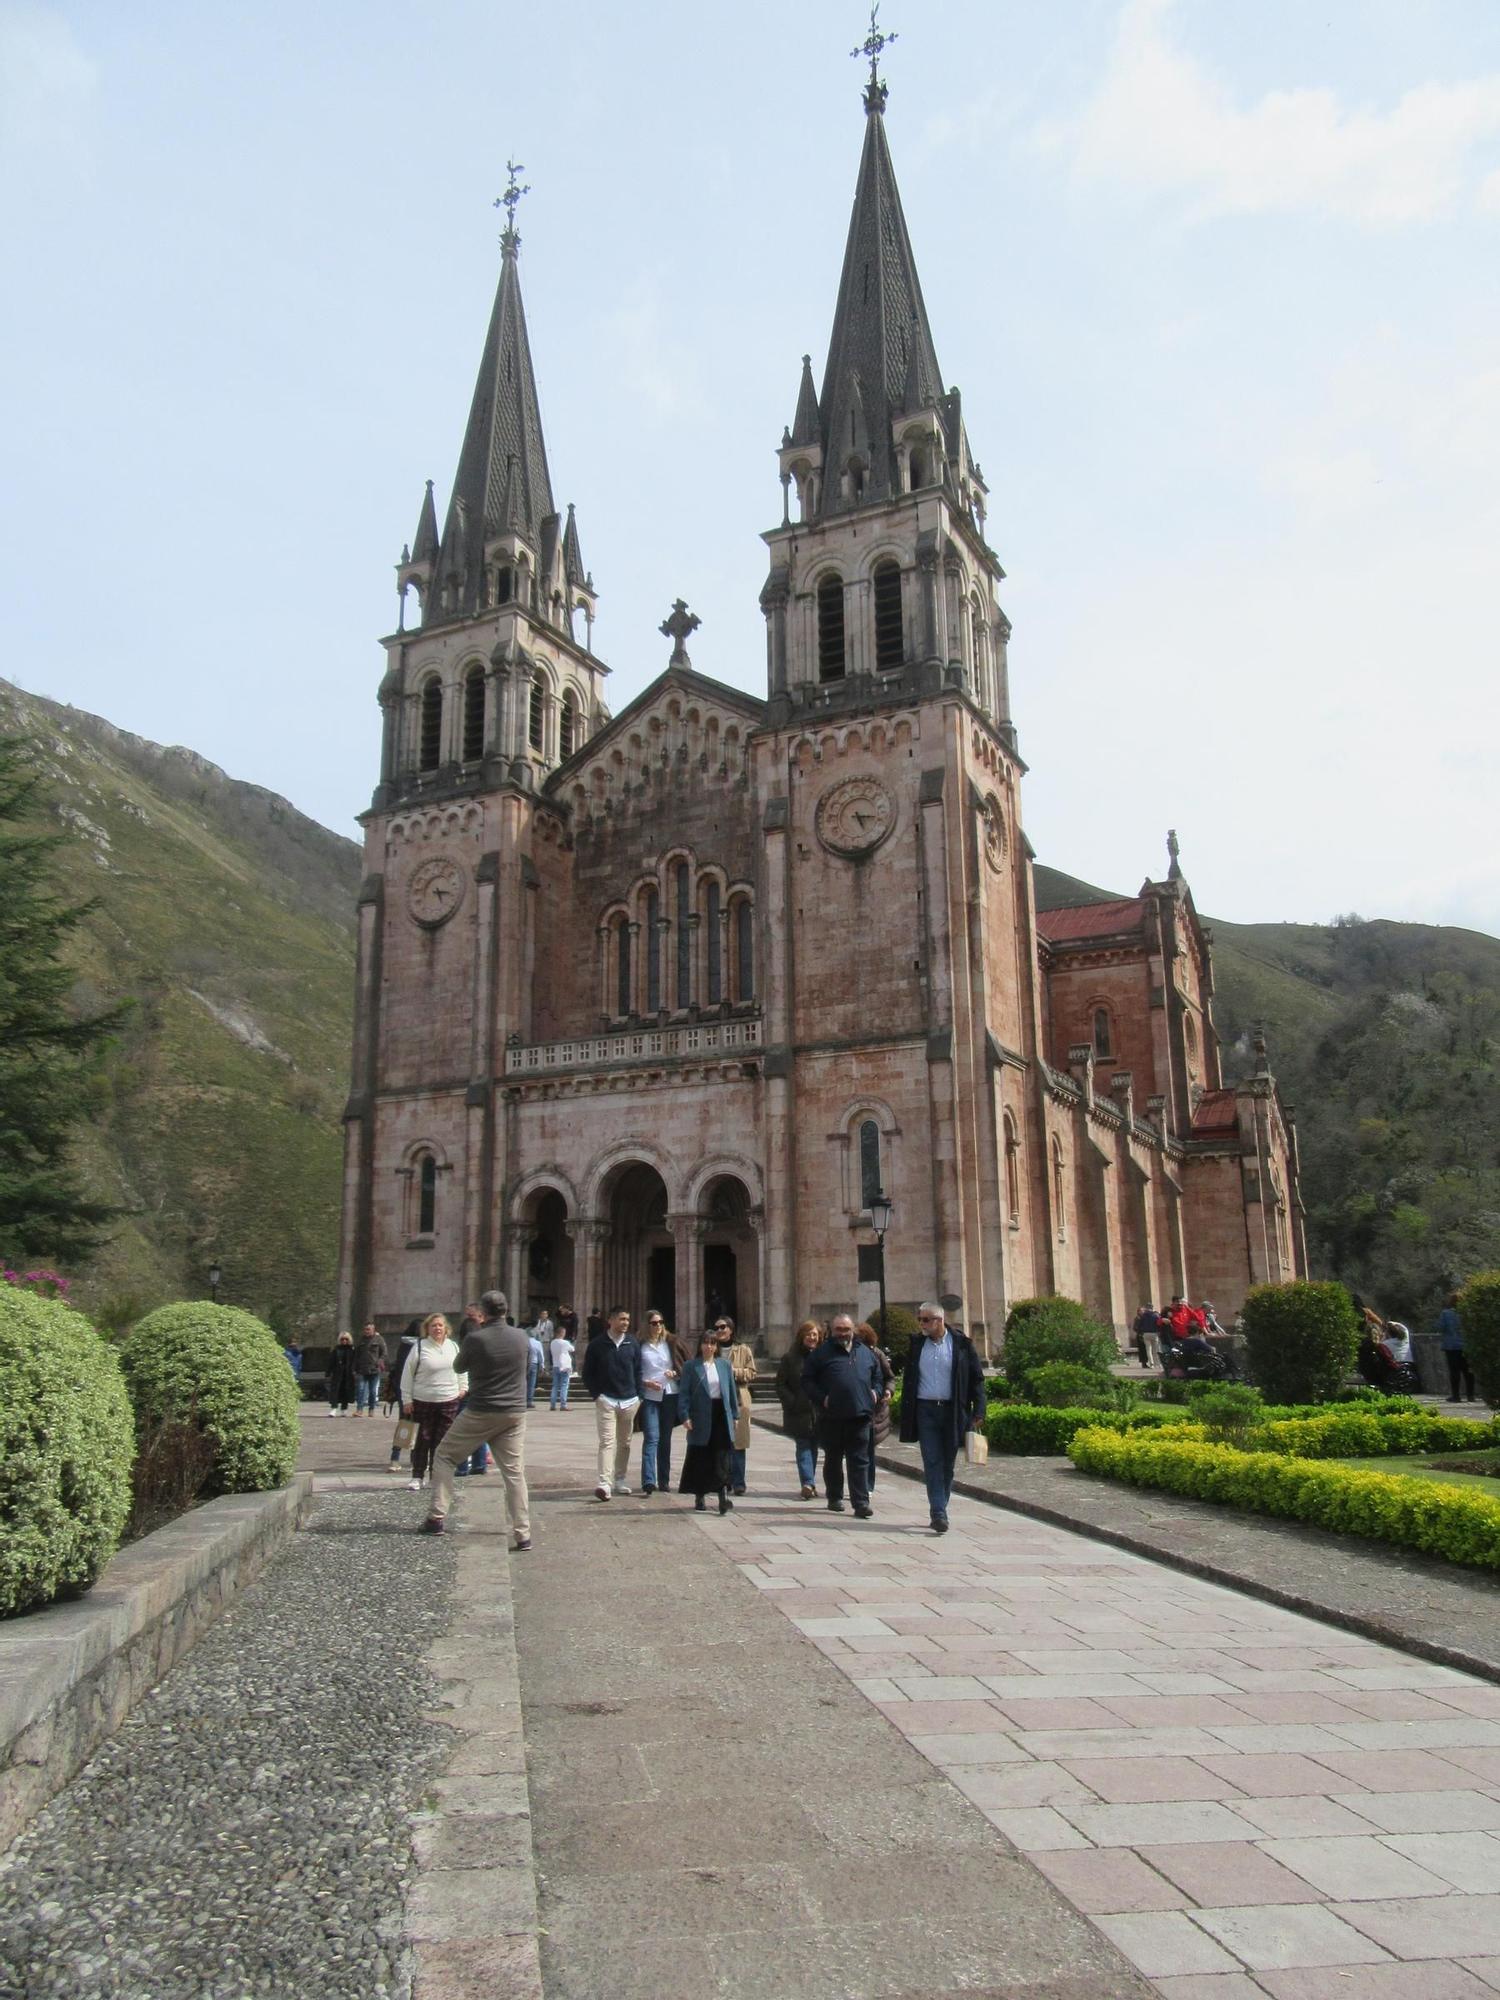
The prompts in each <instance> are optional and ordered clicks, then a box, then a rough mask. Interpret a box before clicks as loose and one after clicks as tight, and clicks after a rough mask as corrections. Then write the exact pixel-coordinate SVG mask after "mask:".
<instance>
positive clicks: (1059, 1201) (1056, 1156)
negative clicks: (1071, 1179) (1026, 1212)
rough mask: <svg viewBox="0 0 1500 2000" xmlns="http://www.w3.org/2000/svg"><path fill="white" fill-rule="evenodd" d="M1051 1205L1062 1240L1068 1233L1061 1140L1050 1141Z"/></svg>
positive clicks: (1059, 1240)
mask: <svg viewBox="0 0 1500 2000" xmlns="http://www.w3.org/2000/svg"><path fill="white" fill-rule="evenodd" d="M1052 1206H1053V1208H1054V1209H1055V1210H1056V1218H1055V1219H1056V1222H1057V1240H1058V1242H1059V1243H1061V1242H1062V1240H1063V1238H1064V1237H1065V1236H1066V1235H1067V1233H1068V1208H1067V1202H1066V1200H1065V1198H1064V1192H1063V1156H1062V1142H1061V1141H1060V1140H1058V1139H1054V1140H1053V1141H1052Z"/></svg>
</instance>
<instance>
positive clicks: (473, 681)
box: [464, 666, 484, 764]
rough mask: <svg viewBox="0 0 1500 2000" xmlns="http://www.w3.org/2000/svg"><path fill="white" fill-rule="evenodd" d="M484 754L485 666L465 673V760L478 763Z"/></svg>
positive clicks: (469, 762) (472, 668)
mask: <svg viewBox="0 0 1500 2000" xmlns="http://www.w3.org/2000/svg"><path fill="white" fill-rule="evenodd" d="M483 755H484V668H483V667H479V666H474V667H470V669H469V671H468V672H467V673H466V674H465V675H464V762H465V763H466V764H477V763H478V762H479V760H480V758H481V757H482V756H483Z"/></svg>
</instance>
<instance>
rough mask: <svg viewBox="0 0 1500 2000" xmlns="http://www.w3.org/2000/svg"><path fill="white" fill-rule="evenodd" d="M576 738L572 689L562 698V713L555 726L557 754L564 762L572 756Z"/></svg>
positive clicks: (575, 709) (576, 725)
mask: <svg viewBox="0 0 1500 2000" xmlns="http://www.w3.org/2000/svg"><path fill="white" fill-rule="evenodd" d="M577 740H578V707H577V704H576V703H575V701H574V700H573V690H572V689H571V688H569V689H568V692H567V693H566V694H565V695H564V696H563V698H562V714H561V716H560V717H559V719H558V726H557V754H558V756H559V757H560V758H561V759H562V761H563V762H564V763H566V762H567V761H568V759H569V758H570V757H571V756H572V754H573V751H574V748H575V746H576V744H577Z"/></svg>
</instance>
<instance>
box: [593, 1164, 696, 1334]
mask: <svg viewBox="0 0 1500 2000" xmlns="http://www.w3.org/2000/svg"><path fill="white" fill-rule="evenodd" d="M600 1208H601V1210H602V1211H603V1214H604V1217H605V1219H606V1220H607V1221H608V1224H609V1234H608V1236H607V1237H606V1238H605V1240H604V1245H603V1255H602V1259H601V1264H602V1271H603V1294H604V1296H603V1297H602V1299H601V1300H600V1304H602V1305H603V1307H604V1310H605V1311H606V1312H610V1311H612V1310H613V1309H614V1308H615V1307H617V1306H623V1307H624V1308H625V1310H626V1311H627V1312H628V1313H629V1314H630V1315H631V1319H632V1322H633V1324H634V1325H635V1326H636V1327H637V1328H639V1327H640V1326H641V1324H642V1323H643V1322H644V1320H645V1316H646V1314H647V1312H648V1311H653V1310H654V1311H656V1312H659V1313H661V1314H662V1315H663V1316H664V1318H665V1319H666V1322H667V1325H668V1326H672V1327H675V1325H676V1323H677V1248H676V1243H675V1240H674V1238H673V1235H672V1231H671V1229H670V1228H669V1226H668V1223H667V1187H666V1183H665V1181H663V1179H662V1177H661V1175H660V1174H659V1173H658V1172H657V1171H656V1169H655V1167H651V1166H647V1164H646V1162H645V1161H644V1160H629V1161H627V1162H626V1163H625V1164H624V1165H623V1166H620V1167H616V1169H615V1171H614V1172H613V1173H612V1174H611V1175H610V1177H609V1179H608V1180H607V1181H606V1182H605V1185H604V1188H603V1190H602V1194H601V1200H600Z"/></svg>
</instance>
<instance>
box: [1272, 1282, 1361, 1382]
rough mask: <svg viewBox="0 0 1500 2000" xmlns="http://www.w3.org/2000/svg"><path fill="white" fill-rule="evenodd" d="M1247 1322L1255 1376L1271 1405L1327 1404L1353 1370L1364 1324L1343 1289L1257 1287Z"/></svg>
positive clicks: (1325, 1286)
mask: <svg viewBox="0 0 1500 2000" xmlns="http://www.w3.org/2000/svg"><path fill="white" fill-rule="evenodd" d="M1244 1322H1245V1346H1246V1350H1247V1357H1248V1360H1249V1364H1250V1373H1251V1375H1252V1376H1253V1377H1254V1378H1255V1381H1256V1382H1257V1383H1258V1384H1259V1386H1260V1387H1261V1388H1262V1389H1263V1390H1264V1391H1265V1393H1266V1395H1267V1397H1269V1398H1270V1400H1271V1401H1272V1402H1276V1403H1325V1402H1327V1401H1328V1399H1329V1397H1330V1396H1334V1395H1336V1394H1337V1393H1338V1391H1339V1389H1340V1387H1341V1386H1342V1384H1343V1380H1344V1377H1345V1376H1346V1375H1347V1374H1348V1373H1349V1371H1350V1369H1351V1368H1352V1367H1353V1366H1354V1357H1355V1355H1356V1353H1357V1352H1358V1349H1359V1320H1358V1317H1357V1316H1356V1314H1355V1310H1354V1301H1353V1300H1352V1299H1351V1298H1350V1296H1349V1294H1348V1293H1347V1292H1346V1291H1345V1290H1344V1287H1343V1286H1342V1285H1331V1284H1315V1283H1310V1282H1309V1281H1308V1280H1306V1279H1301V1278H1299V1279H1297V1280H1295V1281H1294V1282H1293V1283H1291V1284H1289V1285H1255V1286H1253V1287H1252V1289H1251V1290H1250V1292H1249V1294H1248V1296H1247V1297H1246V1299H1245V1310H1244Z"/></svg>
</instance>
